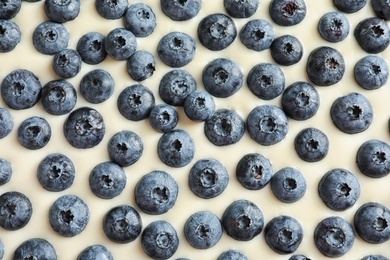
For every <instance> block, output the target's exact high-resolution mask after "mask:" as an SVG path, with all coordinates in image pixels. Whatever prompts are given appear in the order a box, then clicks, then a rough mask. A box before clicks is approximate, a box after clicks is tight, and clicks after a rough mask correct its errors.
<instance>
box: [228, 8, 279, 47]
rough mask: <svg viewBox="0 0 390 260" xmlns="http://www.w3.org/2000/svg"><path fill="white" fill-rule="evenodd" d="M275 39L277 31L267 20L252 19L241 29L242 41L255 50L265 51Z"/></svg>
mask: <svg viewBox="0 0 390 260" xmlns="http://www.w3.org/2000/svg"><path fill="white" fill-rule="evenodd" d="M225 2H226V1H225ZM236 3H237V2H236ZM274 39H275V31H274V29H273V27H272V25H271V24H270V23H269V22H268V21H267V20H262V19H254V20H251V21H249V22H248V23H246V24H245V25H244V27H243V28H242V29H241V31H240V40H241V42H242V43H243V44H244V45H245V46H246V47H247V48H248V49H251V50H255V51H263V50H266V49H268V48H269V47H271V44H272V42H273V41H274Z"/></svg>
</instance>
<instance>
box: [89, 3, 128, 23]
mask: <svg viewBox="0 0 390 260" xmlns="http://www.w3.org/2000/svg"><path fill="white" fill-rule="evenodd" d="M128 5H129V2H128V0H96V1H95V7H96V10H97V11H98V13H99V14H100V16H101V17H103V18H106V19H110V20H114V19H119V18H121V17H122V16H123V15H124V14H125V12H126V10H127V8H128Z"/></svg>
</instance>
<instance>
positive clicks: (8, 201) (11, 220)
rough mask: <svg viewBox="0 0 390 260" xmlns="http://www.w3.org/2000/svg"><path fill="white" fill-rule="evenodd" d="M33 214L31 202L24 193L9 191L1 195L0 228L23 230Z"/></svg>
mask: <svg viewBox="0 0 390 260" xmlns="http://www.w3.org/2000/svg"><path fill="white" fill-rule="evenodd" d="M32 213H33V208H32V205H31V202H30V200H29V199H28V198H27V197H26V195H24V194H23V193H20V192H17V191H9V192H5V193H3V194H1V195H0V227H2V228H4V229H6V230H18V229H21V228H23V227H24V226H26V225H27V223H28V222H29V221H30V219H31V216H32Z"/></svg>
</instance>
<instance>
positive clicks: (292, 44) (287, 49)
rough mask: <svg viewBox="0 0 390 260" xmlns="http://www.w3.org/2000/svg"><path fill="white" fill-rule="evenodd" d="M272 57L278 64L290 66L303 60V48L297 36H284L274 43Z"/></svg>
mask: <svg viewBox="0 0 390 260" xmlns="http://www.w3.org/2000/svg"><path fill="white" fill-rule="evenodd" d="M271 55H272V58H273V59H274V61H275V62H276V63H278V64H280V65H283V66H290V65H293V64H296V63H298V62H299V61H300V60H301V58H302V55H303V47H302V44H301V42H300V41H299V39H298V38H296V37H295V36H292V35H282V36H280V37H278V38H276V39H275V40H274V41H273V42H272V44H271Z"/></svg>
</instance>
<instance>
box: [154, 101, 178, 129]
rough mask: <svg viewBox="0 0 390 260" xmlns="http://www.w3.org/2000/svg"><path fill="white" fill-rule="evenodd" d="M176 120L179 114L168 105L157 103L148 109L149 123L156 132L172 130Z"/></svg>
mask: <svg viewBox="0 0 390 260" xmlns="http://www.w3.org/2000/svg"><path fill="white" fill-rule="evenodd" d="M178 122H179V114H178V113H177V111H176V110H175V108H173V107H172V106H170V105H167V104H159V105H156V106H154V107H153V108H152V110H151V111H150V115H149V123H150V125H151V126H152V127H153V129H154V130H156V131H157V132H160V133H167V132H169V131H171V130H173V129H174V128H175V127H176V125H177V123H178Z"/></svg>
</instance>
